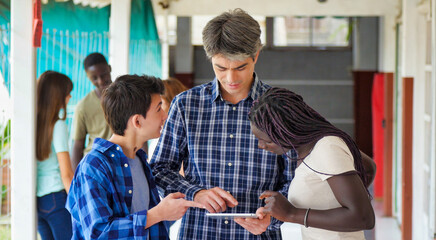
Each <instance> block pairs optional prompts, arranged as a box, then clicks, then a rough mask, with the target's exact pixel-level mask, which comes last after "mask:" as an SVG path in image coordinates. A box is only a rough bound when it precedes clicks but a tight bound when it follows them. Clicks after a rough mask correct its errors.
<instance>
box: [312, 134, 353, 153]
mask: <svg viewBox="0 0 436 240" xmlns="http://www.w3.org/2000/svg"><path fill="white" fill-rule="evenodd" d="M332 147H333V148H343V149H348V147H347V144H346V143H345V142H344V140H343V139H342V138H340V137H337V136H325V137H323V138H321V139H320V140H318V142H316V144H315V146H314V149H323V150H328V149H331V148H332Z"/></svg>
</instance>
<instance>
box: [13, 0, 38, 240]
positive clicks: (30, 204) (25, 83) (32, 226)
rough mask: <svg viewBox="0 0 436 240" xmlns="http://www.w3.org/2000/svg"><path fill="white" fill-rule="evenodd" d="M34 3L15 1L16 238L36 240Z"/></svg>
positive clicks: (14, 127) (18, 239)
mask: <svg viewBox="0 0 436 240" xmlns="http://www.w3.org/2000/svg"><path fill="white" fill-rule="evenodd" d="M32 18H33V1H32V0H14V1H11V42H12V44H11V60H10V61H11V83H12V84H11V97H12V129H11V134H12V135H11V136H12V139H11V143H12V145H11V159H12V161H11V163H12V166H11V173H12V174H11V178H12V181H11V182H12V183H11V190H12V191H11V193H12V196H11V198H12V199H11V200H12V206H11V207H12V209H11V213H12V220H11V221H12V222H11V223H12V239H14V240H21V239H23V240H27V239H36V156H35V155H36V154H35V152H36V151H35V125H36V124H35V123H36V120H35V116H36V114H35V112H36V111H35V109H36V101H35V100H36V97H35V96H36V90H35V85H36V81H35V79H36V78H35V72H36V64H35V63H36V59H35V49H34V48H33V47H32Z"/></svg>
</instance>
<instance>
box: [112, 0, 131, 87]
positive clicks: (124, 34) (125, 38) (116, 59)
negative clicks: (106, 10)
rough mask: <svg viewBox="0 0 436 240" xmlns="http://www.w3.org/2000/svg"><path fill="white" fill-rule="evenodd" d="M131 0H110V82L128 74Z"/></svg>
mask: <svg viewBox="0 0 436 240" xmlns="http://www.w3.org/2000/svg"><path fill="white" fill-rule="evenodd" d="M130 15H131V0H112V3H111V16H110V21H109V31H110V34H109V36H110V39H109V63H110V64H111V67H112V74H111V75H112V80H115V78H116V77H118V76H120V75H124V74H128V73H129V43H130Z"/></svg>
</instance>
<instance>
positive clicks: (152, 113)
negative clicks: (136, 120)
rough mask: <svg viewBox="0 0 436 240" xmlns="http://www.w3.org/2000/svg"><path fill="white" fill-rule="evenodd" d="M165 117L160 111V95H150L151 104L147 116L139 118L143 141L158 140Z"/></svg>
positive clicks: (162, 111) (165, 114) (163, 112)
mask: <svg viewBox="0 0 436 240" xmlns="http://www.w3.org/2000/svg"><path fill="white" fill-rule="evenodd" d="M167 117H168V114H167V113H166V112H165V111H164V110H163V109H162V99H161V97H160V95H159V94H153V95H151V104H150V108H149V109H148V111H147V115H146V117H145V118H144V117H142V116H141V117H140V118H141V119H142V120H141V121H142V124H141V127H142V129H143V131H142V133H143V135H144V139H146V140H149V139H152V138H158V137H159V136H160V132H161V131H162V126H163V124H164V123H165V120H166V119H167Z"/></svg>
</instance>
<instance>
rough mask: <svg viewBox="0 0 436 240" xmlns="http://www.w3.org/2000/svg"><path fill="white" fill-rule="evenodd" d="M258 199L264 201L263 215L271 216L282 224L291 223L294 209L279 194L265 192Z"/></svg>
mask: <svg viewBox="0 0 436 240" xmlns="http://www.w3.org/2000/svg"><path fill="white" fill-rule="evenodd" d="M259 198H260V199H265V206H264V207H263V210H262V211H263V213H265V214H271V216H273V217H274V218H276V219H278V220H280V221H282V222H293V221H292V215H293V213H294V212H295V210H296V208H295V207H294V206H292V204H291V203H290V202H289V201H288V199H287V198H286V197H285V196H283V195H282V194H281V193H279V192H273V191H265V192H263V193H262V194H261V195H260V197H259Z"/></svg>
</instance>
